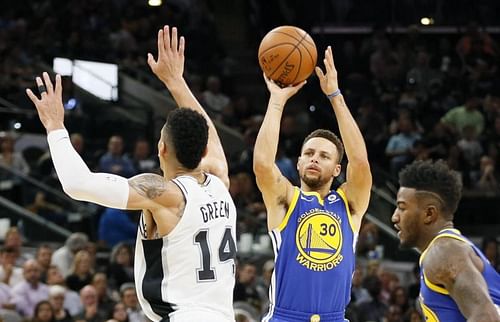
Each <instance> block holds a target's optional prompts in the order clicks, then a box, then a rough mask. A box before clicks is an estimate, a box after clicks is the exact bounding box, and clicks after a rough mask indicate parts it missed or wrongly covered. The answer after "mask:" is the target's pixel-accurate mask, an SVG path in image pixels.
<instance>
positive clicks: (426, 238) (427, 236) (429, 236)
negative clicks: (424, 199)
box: [417, 221, 453, 252]
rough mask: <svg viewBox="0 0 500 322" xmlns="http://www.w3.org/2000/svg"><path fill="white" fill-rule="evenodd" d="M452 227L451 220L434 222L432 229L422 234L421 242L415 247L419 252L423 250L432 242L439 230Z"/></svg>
mask: <svg viewBox="0 0 500 322" xmlns="http://www.w3.org/2000/svg"><path fill="white" fill-rule="evenodd" d="M452 228H453V222H451V221H443V222H442V223H439V224H437V223H436V224H435V225H434V226H433V227H432V229H429V230H428V231H427V232H426V233H423V234H422V237H423V238H421V242H420V243H419V245H417V249H418V250H419V251H420V252H423V251H424V250H426V249H427V247H429V244H430V243H431V242H432V240H433V239H434V238H435V237H436V236H437V235H438V234H439V232H440V231H442V230H444V229H452Z"/></svg>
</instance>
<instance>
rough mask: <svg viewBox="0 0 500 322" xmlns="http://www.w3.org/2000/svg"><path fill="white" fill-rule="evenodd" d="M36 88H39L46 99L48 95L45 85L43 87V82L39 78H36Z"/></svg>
mask: <svg viewBox="0 0 500 322" xmlns="http://www.w3.org/2000/svg"><path fill="white" fill-rule="evenodd" d="M36 86H38V91H39V92H40V94H41V97H42V98H43V97H44V95H45V96H46V95H47V90H46V88H45V85H43V81H42V79H41V78H40V77H39V76H37V77H36Z"/></svg>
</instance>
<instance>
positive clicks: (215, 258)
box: [134, 174, 236, 322]
mask: <svg viewBox="0 0 500 322" xmlns="http://www.w3.org/2000/svg"><path fill="white" fill-rule="evenodd" d="M206 176H207V177H206V180H205V182H204V183H203V184H199V183H198V182H197V181H196V179H194V178H193V177H190V176H179V177H177V178H175V179H173V180H172V181H173V182H174V183H175V184H176V185H177V186H178V187H179V188H180V190H181V191H182V193H183V195H184V198H185V202H186V204H185V209H184V212H183V215H182V217H181V218H180V220H179V222H178V223H177V225H176V227H175V228H174V229H173V230H172V231H171V232H170V233H169V234H168V235H166V236H164V237H162V238H157V239H146V238H145V232H144V229H143V227H144V224H143V216H142V215H141V221H140V225H139V231H138V234H137V241H136V248H135V263H134V275H135V283H136V291H137V297H138V299H139V302H140V304H141V307H142V309H143V311H144V313H145V314H146V315H147V317H148V318H149V319H151V320H152V321H155V322H156V321H194V320H200V318H201V320H203V321H214V322H215V321H217V322H219V321H234V313H233V288H234V283H235V267H234V265H235V264H234V258H235V255H236V243H235V240H236V207H235V205H234V203H233V200H232V198H231V195H230V194H229V191H228V190H227V188H226V186H225V185H224V184H223V183H222V181H221V180H220V179H219V178H218V177H216V176H213V175H210V174H207V175H206ZM197 317H198V318H197ZM203 317H205V319H204V318H203ZM210 317H213V318H210ZM201 320H200V321H201Z"/></svg>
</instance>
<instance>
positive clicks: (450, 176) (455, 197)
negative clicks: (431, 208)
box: [399, 160, 462, 218]
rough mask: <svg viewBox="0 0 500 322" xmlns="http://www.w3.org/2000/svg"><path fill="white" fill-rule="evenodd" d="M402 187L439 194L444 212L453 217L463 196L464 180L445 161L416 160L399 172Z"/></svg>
mask: <svg viewBox="0 0 500 322" xmlns="http://www.w3.org/2000/svg"><path fill="white" fill-rule="evenodd" d="M399 184H400V186H401V187H407V188H413V189H415V190H417V191H419V190H420V191H428V192H432V193H435V194H437V195H438V196H439V197H440V198H441V200H442V203H443V209H442V211H443V213H444V214H446V215H447V216H448V217H451V218H452V217H453V214H454V213H455V211H456V210H457V207H458V202H459V201H460V197H461V196H462V180H461V179H460V176H459V175H458V173H457V172H456V171H453V170H452V169H450V168H449V167H448V165H447V164H446V163H445V162H444V161H443V160H439V161H435V162H433V161H431V160H426V161H414V162H413V163H411V164H409V165H407V166H406V167H405V168H404V169H403V170H402V171H401V172H400V173H399Z"/></svg>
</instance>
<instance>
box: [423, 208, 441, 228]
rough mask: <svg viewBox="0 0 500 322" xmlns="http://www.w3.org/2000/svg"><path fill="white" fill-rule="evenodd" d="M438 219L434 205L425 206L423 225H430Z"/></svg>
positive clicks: (437, 212)
mask: <svg viewBox="0 0 500 322" xmlns="http://www.w3.org/2000/svg"><path fill="white" fill-rule="evenodd" d="M438 217H439V211H438V208H437V206H436V205H434V204H429V205H427V206H426V208H425V214H424V223H425V224H432V223H433V222H435V221H436V220H437V219H438Z"/></svg>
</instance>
